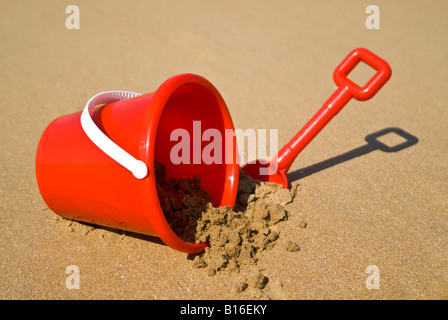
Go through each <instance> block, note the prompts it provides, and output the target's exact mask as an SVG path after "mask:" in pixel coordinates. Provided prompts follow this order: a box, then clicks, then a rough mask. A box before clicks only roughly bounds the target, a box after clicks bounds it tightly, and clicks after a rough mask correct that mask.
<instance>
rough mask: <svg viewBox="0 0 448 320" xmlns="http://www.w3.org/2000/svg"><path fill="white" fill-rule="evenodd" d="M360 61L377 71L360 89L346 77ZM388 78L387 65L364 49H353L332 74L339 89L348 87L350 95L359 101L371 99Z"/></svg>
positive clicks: (389, 72)
mask: <svg viewBox="0 0 448 320" xmlns="http://www.w3.org/2000/svg"><path fill="white" fill-rule="evenodd" d="M361 61H363V62H365V63H366V64H368V65H369V66H371V67H372V68H374V69H375V70H376V71H377V72H376V73H375V75H374V76H373V77H372V78H371V79H370V80H369V81H368V82H367V83H366V84H365V85H364V87H362V88H361V87H360V86H358V85H357V84H356V83H354V82H353V81H351V80H350V79H348V78H347V75H348V74H349V73H350V72H351V71H352V70H353V69H354V68H355V67H356V66H357V65H358V63H359V62H361ZM390 76H391V70H390V67H389V64H388V63H387V62H386V61H384V60H383V59H381V58H380V57H378V56H377V55H375V54H373V53H372V52H370V51H369V50H367V49H364V48H359V49H355V50H353V51H352V52H350V54H349V55H348V56H347V57H346V58H345V59H344V60H342V62H341V63H340V64H339V66H337V68H336V69H335V70H334V73H333V79H334V82H336V84H337V85H338V86H339V87H348V88H349V90H350V93H351V95H352V96H353V97H354V98H356V99H357V100H361V101H363V100H368V99H370V98H372V97H373V96H374V95H375V94H376V93H377V92H378V91H379V90H380V89H381V87H382V86H383V85H384V84H385V83H386V82H387V80H389V78H390Z"/></svg>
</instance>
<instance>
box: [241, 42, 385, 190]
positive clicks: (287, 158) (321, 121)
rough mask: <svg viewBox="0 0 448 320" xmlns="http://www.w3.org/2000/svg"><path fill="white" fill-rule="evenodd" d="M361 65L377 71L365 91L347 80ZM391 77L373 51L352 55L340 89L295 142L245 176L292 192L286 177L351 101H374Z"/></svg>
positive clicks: (337, 73)
mask: <svg viewBox="0 0 448 320" xmlns="http://www.w3.org/2000/svg"><path fill="white" fill-rule="evenodd" d="M361 61H363V62H365V63H366V64H368V65H369V66H371V67H372V68H374V69H375V70H376V71H377V72H376V73H375V75H374V76H373V77H372V78H371V79H370V80H369V81H368V82H367V83H366V84H365V85H364V87H362V88H361V87H360V86H358V85H357V84H355V83H354V82H352V81H351V80H350V79H348V78H347V75H348V74H349V73H350V72H351V71H352V70H353V69H354V68H355V67H356V66H357V64H358V63H359V62H361ZM391 73H392V71H391V69H390V66H389V64H388V63H387V62H386V61H384V60H383V59H381V58H380V57H378V56H377V55H375V54H373V53H372V52H370V51H369V50H367V49H364V48H358V49H355V50H353V51H352V52H350V54H349V55H348V56H347V57H346V58H345V59H344V60H343V61H342V62H341V63H340V64H339V66H338V67H337V68H336V69H335V70H334V73H333V79H334V81H335V82H336V84H337V85H338V88H337V89H336V91H335V92H334V93H333V94H332V95H331V97H330V98H329V99H328V100H327V101H326V102H325V103H324V104H323V106H322V107H321V108H320V109H319V111H318V112H317V113H316V114H315V115H314V116H313V117H312V118H311V119H310V120H309V121H308V123H307V124H306V125H305V126H304V127H303V128H302V129H301V130H300V131H299V132H298V133H297V134H296V135H295V136H294V137H293V138H292V139H291V141H289V142H288V143H287V144H286V145H285V146H284V147H283V148H281V149H280V151H279V152H278V153H277V155H276V156H274V158H273V159H272V160H271V161H270V162H269V161H265V160H256V161H254V162H251V163H248V164H246V165H245V166H244V167H243V172H244V173H246V174H247V175H249V176H251V177H252V178H254V179H256V180H260V181H266V182H272V183H279V184H281V185H283V187H284V188H288V180H287V179H286V174H287V173H288V170H289V168H290V167H291V165H292V163H293V162H294V160H295V159H296V157H297V156H298V155H299V153H300V152H301V151H302V150H303V149H304V148H305V147H306V146H307V145H308V143H310V142H311V140H313V138H314V137H315V136H316V135H317V134H318V133H319V132H320V131H321V130H322V129H323V128H324V127H325V126H326V125H327V123H328V122H330V120H331V119H332V118H333V117H334V116H335V115H337V114H338V112H339V111H341V110H342V108H343V107H344V106H345V105H346V104H347V103H348V102H349V101H350V99H351V98H355V99H357V100H361V101H364V100H368V99H370V98H372V97H373V96H374V95H375V94H376V93H377V92H378V91H379V90H380V89H381V87H382V86H383V85H384V84H385V83H386V82H387V81H388V80H389V78H390V76H391Z"/></svg>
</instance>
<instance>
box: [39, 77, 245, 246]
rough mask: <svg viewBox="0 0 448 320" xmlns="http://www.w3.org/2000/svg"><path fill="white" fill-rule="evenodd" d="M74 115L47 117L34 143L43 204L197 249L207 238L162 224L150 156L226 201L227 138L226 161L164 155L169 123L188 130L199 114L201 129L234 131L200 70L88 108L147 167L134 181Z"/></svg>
mask: <svg viewBox="0 0 448 320" xmlns="http://www.w3.org/2000/svg"><path fill="white" fill-rule="evenodd" d="M80 115H81V113H80V112H79V113H75V114H71V115H67V116H63V117H60V118H58V119H56V120H54V121H53V122H52V123H51V124H50V125H49V126H48V127H47V129H46V130H45V132H44V133H43V135H42V137H41V140H40V142H39V146H38V150H37V155H36V177H37V183H38V186H39V189H40V192H41V195H42V197H43V199H44V200H45V202H46V203H47V205H48V206H49V208H50V209H51V210H53V211H54V212H56V213H57V214H59V215H61V216H63V217H65V218H69V219H75V220H80V221H84V222H89V223H94V224H98V225H103V226H109V227H113V228H117V229H123V230H128V231H133V232H138V233H142V234H147V235H152V236H158V237H160V238H161V240H162V241H164V242H165V243H166V244H167V245H168V246H170V247H172V248H173V249H176V250H179V251H182V252H188V253H193V252H200V251H202V250H204V248H205V247H206V246H207V245H208V244H207V243H199V244H198V243H189V242H185V241H183V240H182V239H180V238H179V237H178V236H177V235H176V234H175V233H174V232H173V231H172V229H171V228H170V227H169V225H168V223H167V221H166V219H165V216H164V214H163V212H162V209H161V207H160V204H159V201H158V196H157V190H156V183H155V177H154V160H155V159H156V160H158V161H160V162H161V163H163V164H164V165H165V167H166V171H167V175H168V176H169V177H176V178H186V177H193V176H199V177H201V179H202V183H203V187H204V188H205V189H207V190H208V191H209V193H210V195H211V196H212V198H213V202H214V205H215V206H231V207H233V205H234V203H235V198H236V192H237V187H238V174H239V167H238V163H237V161H236V159H237V157H238V155H237V146H236V140H235V137H233V140H232V141H231V143H230V144H228V145H227V146H226V145H225V144H223V145H222V148H223V149H222V154H223V155H224V154H226V151H229V149H232V152H233V153H232V155H233V161H232V162H231V163H229V164H226V163H225V161H223V163H221V164H219V163H218V164H217V163H213V164H205V163H203V162H201V163H200V164H179V165H174V164H173V163H172V161H171V160H170V150H171V148H172V146H173V145H174V144H176V143H178V142H177V141H170V134H171V132H172V131H173V130H174V129H178V128H184V129H185V130H187V131H188V132H189V133H190V136H191V137H193V131H192V130H193V121H201V129H202V130H201V131H202V132H204V131H205V130H206V129H207V128H215V129H218V130H219V131H220V132H221V133H222V136H223V137H224V130H225V129H230V130H232V131H233V130H234V127H233V123H232V120H231V117H230V114H229V112H228V109H227V106H226V104H225V102H224V100H223V99H222V97H221V95H220V94H219V92H218V91H217V90H216V88H215V87H214V86H213V85H212V84H211V83H210V82H209V81H207V80H206V79H204V78H202V77H200V76H197V75H192V74H183V75H178V76H174V77H171V78H169V79H168V80H166V81H165V82H164V83H163V84H162V85H161V86H160V87H159V88H158V90H157V91H156V92H154V93H150V94H146V95H142V96H138V97H135V98H132V99H129V100H124V101H118V102H114V103H110V104H107V105H106V106H101V107H97V108H96V109H95V111H94V113H93V119H94V121H95V123H96V124H97V125H98V126H99V127H100V129H101V130H102V131H103V132H104V133H106V135H107V136H108V137H109V138H111V139H112V140H113V141H114V142H115V143H116V144H118V145H119V146H120V147H122V148H123V149H124V150H126V151H127V152H128V153H130V154H131V155H132V156H134V157H135V158H137V159H139V160H142V161H144V162H145V163H146V165H147V166H148V169H149V174H148V176H147V177H146V178H144V179H142V180H139V179H136V178H135V177H134V176H133V175H132V173H131V172H129V171H128V170H127V169H125V168H124V167H122V166H121V165H119V164H118V163H116V162H115V161H114V160H112V159H111V158H109V157H108V156H107V155H106V154H105V153H104V152H103V151H101V150H100V149H99V148H98V147H97V146H96V145H94V144H93V143H92V142H91V141H90V140H89V138H88V137H87V136H86V134H85V133H84V131H83V129H82V127H81V124H80ZM203 146H204V145H202V147H203ZM190 154H191V155H192V154H193V150H191V152H190Z"/></svg>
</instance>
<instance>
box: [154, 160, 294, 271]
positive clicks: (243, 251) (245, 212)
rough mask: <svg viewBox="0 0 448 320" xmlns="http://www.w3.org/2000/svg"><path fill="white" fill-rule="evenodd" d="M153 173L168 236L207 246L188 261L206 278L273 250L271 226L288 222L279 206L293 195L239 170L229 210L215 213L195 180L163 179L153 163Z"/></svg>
mask: <svg viewBox="0 0 448 320" xmlns="http://www.w3.org/2000/svg"><path fill="white" fill-rule="evenodd" d="M155 170H156V183H157V191H158V195H159V201H160V205H161V207H162V210H163V212H164V214H165V217H166V219H167V221H168V223H169V225H170V226H171V228H172V229H173V231H174V232H176V234H177V235H178V236H179V237H180V238H181V239H183V240H184V241H189V242H208V243H209V244H210V247H208V248H206V249H205V251H204V252H203V253H200V254H196V255H194V262H193V266H194V267H196V268H206V269H207V271H208V274H209V275H214V274H215V273H216V272H218V271H222V270H228V271H238V270H239V269H240V268H241V267H242V266H246V265H256V263H257V260H258V258H257V254H258V253H260V252H262V251H264V250H267V249H271V248H273V247H274V246H275V244H276V242H277V240H278V238H279V236H280V234H279V232H278V231H276V230H274V229H275V228H274V225H276V224H277V223H279V222H281V221H284V220H287V219H288V212H287V210H286V208H285V206H286V205H287V204H288V203H290V202H292V201H293V199H294V197H295V191H294V190H292V191H290V190H288V189H284V188H283V187H282V186H280V185H277V184H270V183H265V182H259V181H255V180H253V179H252V178H250V177H248V176H246V175H244V173H243V172H242V171H241V170H240V179H239V180H240V181H239V185H238V194H237V199H236V204H235V207H234V210H232V208H231V207H219V208H216V207H213V205H212V201H211V198H210V196H209V195H208V192H207V191H206V190H203V189H202V187H201V181H200V179H199V178H197V177H195V178H189V179H173V178H167V177H166V176H165V168H164V166H163V165H162V164H161V163H160V162H157V161H156V162H155Z"/></svg>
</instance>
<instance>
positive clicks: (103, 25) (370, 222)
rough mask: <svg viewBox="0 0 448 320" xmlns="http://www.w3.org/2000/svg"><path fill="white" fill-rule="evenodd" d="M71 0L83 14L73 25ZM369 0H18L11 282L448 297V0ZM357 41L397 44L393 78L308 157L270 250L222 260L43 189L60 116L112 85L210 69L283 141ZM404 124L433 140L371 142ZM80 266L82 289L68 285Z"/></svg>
mask: <svg viewBox="0 0 448 320" xmlns="http://www.w3.org/2000/svg"><path fill="white" fill-rule="evenodd" d="M71 4H76V5H77V6H78V7H79V9H80V29H79V30H68V29H67V28H66V24H65V22H66V19H67V17H68V16H69V14H66V13H65V9H66V7H67V6H68V5H71ZM370 4H371V3H370V2H368V1H355V0H350V1H348V0H344V1H311V0H309V1H308V0H307V1H275V2H273V1H219V2H218V1H214V2H210V1H196V0H194V1H176V2H175V1H170V2H167V1H143V0H139V1H131V2H129V1H123V0H119V1H118V0H115V1H81V0H77V1H75V2H72V1H65V0H64V1H47V0H45V1H43V0H42V1H38V2H36V1H20V2H18V1H12V0H3V1H2V2H1V3H0V16H1V19H0V39H1V44H0V45H1V51H0V56H1V59H0V66H1V68H0V69H1V70H2V77H1V80H0V92H1V100H0V133H1V142H0V166H1V171H0V210H1V211H0V257H1V258H0V299H447V298H448V255H447V248H448V246H447V240H448V200H447V199H448V187H447V181H448V139H447V138H446V132H447V129H446V125H447V123H448V111H447V110H448V109H447V107H446V100H447V98H448V94H447V90H446V88H445V85H447V84H448V73H447V70H448V67H447V63H448V56H447V54H448V43H447V41H446V39H447V38H448V25H447V23H448V22H447V21H448V19H447V12H448V2H446V1H443V0H439V1H431V2H430V3H428V2H427V1H415V0H414V1H404V0H403V1H384V0H378V1H375V4H376V5H377V6H378V8H379V9H380V29H379V30H368V29H367V28H366V26H365V21H366V19H367V17H368V16H369V14H366V13H365V11H366V7H367V6H368V5H370ZM357 47H366V48H368V49H370V50H371V51H373V52H375V53H376V54H378V55H379V56H381V57H382V58H384V59H385V60H387V61H388V62H389V63H390V65H391V67H392V70H393V74H392V78H391V80H390V81H389V82H388V83H387V84H386V85H385V86H384V87H383V88H382V89H381V91H380V92H379V93H378V94H377V95H376V96H375V97H374V98H373V99H372V100H369V101H365V102H359V101H355V100H353V101H351V102H349V104H348V105H347V107H346V108H345V109H344V110H343V111H342V112H341V113H340V114H339V115H337V116H336V117H335V118H334V119H333V120H332V122H331V123H330V124H328V126H327V127H326V128H325V129H324V130H323V131H322V132H321V133H320V134H319V135H318V136H317V137H316V138H315V139H314V140H313V141H312V142H311V143H310V144H309V145H308V146H307V148H306V149H305V150H304V151H303V152H302V153H301V154H300V156H299V157H298V158H297V159H296V161H295V162H294V164H293V166H292V167H291V169H290V173H289V175H288V178H289V181H290V183H291V185H292V187H293V188H297V195H296V197H295V198H294V201H293V202H292V203H290V204H288V206H287V209H288V213H289V218H288V220H286V221H282V222H280V223H278V224H277V225H276V227H277V228H278V230H279V232H280V238H279V239H278V241H277V243H276V245H275V246H274V247H273V248H272V249H270V250H265V251H263V252H261V253H260V255H259V257H258V258H259V260H258V263H257V265H256V266H250V267H247V268H243V269H241V270H240V272H239V273H228V272H219V273H217V274H215V275H214V276H209V275H208V274H207V272H206V271H205V270H204V269H200V268H199V269H198V268H194V267H193V260H192V259H191V258H189V257H188V255H187V254H185V253H181V252H177V251H175V250H173V249H171V248H170V247H168V246H166V245H165V244H163V243H162V242H161V241H160V239H158V238H156V237H150V236H144V235H138V234H133V233H129V232H123V231H120V230H112V229H107V228H101V227H94V226H90V225H86V224H82V223H78V222H72V221H69V220H65V219H62V218H59V217H58V216H57V215H56V214H55V213H53V212H52V211H51V210H49V209H48V207H47V206H46V204H45V202H44V201H43V199H42V197H41V195H40V193H39V190H38V187H37V183H36V178H35V171H34V162H35V154H36V149H37V144H38V142H39V139H40V136H41V135H42V133H43V130H44V129H45V128H46V126H47V125H48V124H49V123H50V122H51V121H52V120H53V119H55V118H57V117H59V116H62V115H66V114H70V113H73V112H78V111H81V109H82V107H83V106H84V104H85V102H86V101H87V100H88V99H89V98H90V97H91V96H93V95H94V94H96V93H98V92H101V91H106V90H128V91H135V92H142V93H147V92H153V91H154V90H156V89H157V88H158V86H159V85H160V84H161V83H162V82H163V81H165V80H166V79H167V78H169V77H171V76H173V75H176V74H180V73H187V72H188V73H195V74H199V75H201V76H203V77H205V78H206V79H208V80H209V81H210V82H212V83H213V84H214V85H215V86H216V88H217V89H218V90H219V92H220V93H221V94H222V96H223V97H224V99H225V101H226V103H227V105H228V108H229V111H230V113H231V115H232V119H233V121H234V125H235V127H236V128H241V129H243V130H245V129H248V128H256V129H257V128H263V129H278V135H279V147H280V146H282V145H283V144H285V143H286V142H287V141H289V139H290V138H291V137H292V136H293V135H294V134H295V133H296V132H297V131H298V130H299V129H300V128H301V127H302V126H303V125H304V124H305V123H306V122H307V120H308V119H309V118H310V117H311V116H312V115H313V114H314V113H315V112H316V111H317V110H318V109H319V108H320V106H321V105H322V103H323V102H325V100H326V99H327V98H328V97H329V96H330V95H331V93H332V92H333V91H334V89H335V88H336V86H335V84H334V82H333V80H332V73H333V70H334V68H335V67H336V66H337V65H338V64H339V62H340V61H341V60H342V59H343V58H344V57H345V56H346V55H347V54H348V53H349V52H350V51H351V50H352V49H354V48H357ZM369 74H370V73H369V71H368V70H363V71H360V74H359V75H358V76H359V79H363V77H364V79H367V78H366V77H368V75H369ZM360 81H361V80H360ZM387 128H399V129H400V130H401V131H397V130H396V131H395V133H394V132H392V133H389V134H388V135H386V136H384V137H383V138H382V139H384V141H386V140H387V141H386V142H385V143H390V144H392V145H394V144H397V143H401V142H402V141H403V138H400V137H399V136H398V135H397V132H405V133H407V134H409V135H411V136H412V137H415V138H416V139H418V141H417V140H414V141H413V144H412V145H408V146H406V148H403V149H402V150H399V151H397V152H393V153H388V152H384V151H381V150H374V148H367V149H366V148H361V147H363V146H365V145H366V144H367V142H366V141H365V138H366V136H368V135H370V134H375V133H377V132H380V131H381V130H383V129H387ZM382 141H383V140H382ZM415 142H416V143H415ZM359 148H360V149H359ZM366 150H367V151H370V152H366ZM327 160H328V161H327ZM304 222H306V227H305V228H304V225H303V223H304ZM291 241H292V242H293V243H295V244H296V245H298V246H299V247H300V250H298V251H297V250H290V248H291ZM72 265H74V266H76V267H77V268H78V270H79V279H80V283H79V289H68V288H67V283H66V282H67V278H68V277H69V276H70V273H66V271H67V267H68V266H72ZM372 266H373V267H372ZM372 270H373V271H372ZM372 272H373V273H372ZM375 272H376V273H375ZM260 273H261V274H262V275H263V276H262V277H260V276H259V275H260ZM254 275H255V278H256V279H255V280H253V278H254ZM375 275H376V276H377V277H376V278H375V277H374V276H375ZM263 277H266V278H267V279H268V282H267V284H266V280H263V279H265V278H263ZM372 277H373V278H375V279H376V282H371V280H372V279H373V278H372ZM251 279H252V280H251ZM257 281H258V282H257ZM243 282H247V283H249V286H248V287H247V288H245V289H244V290H242V287H241V283H243ZM251 283H253V284H252V285H251ZM254 283H255V284H254ZM257 283H258V284H257ZM260 283H263V285H260ZM371 283H374V284H375V285H376V286H374V288H372V287H371V286H369V284H371ZM238 288H239V289H238Z"/></svg>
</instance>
